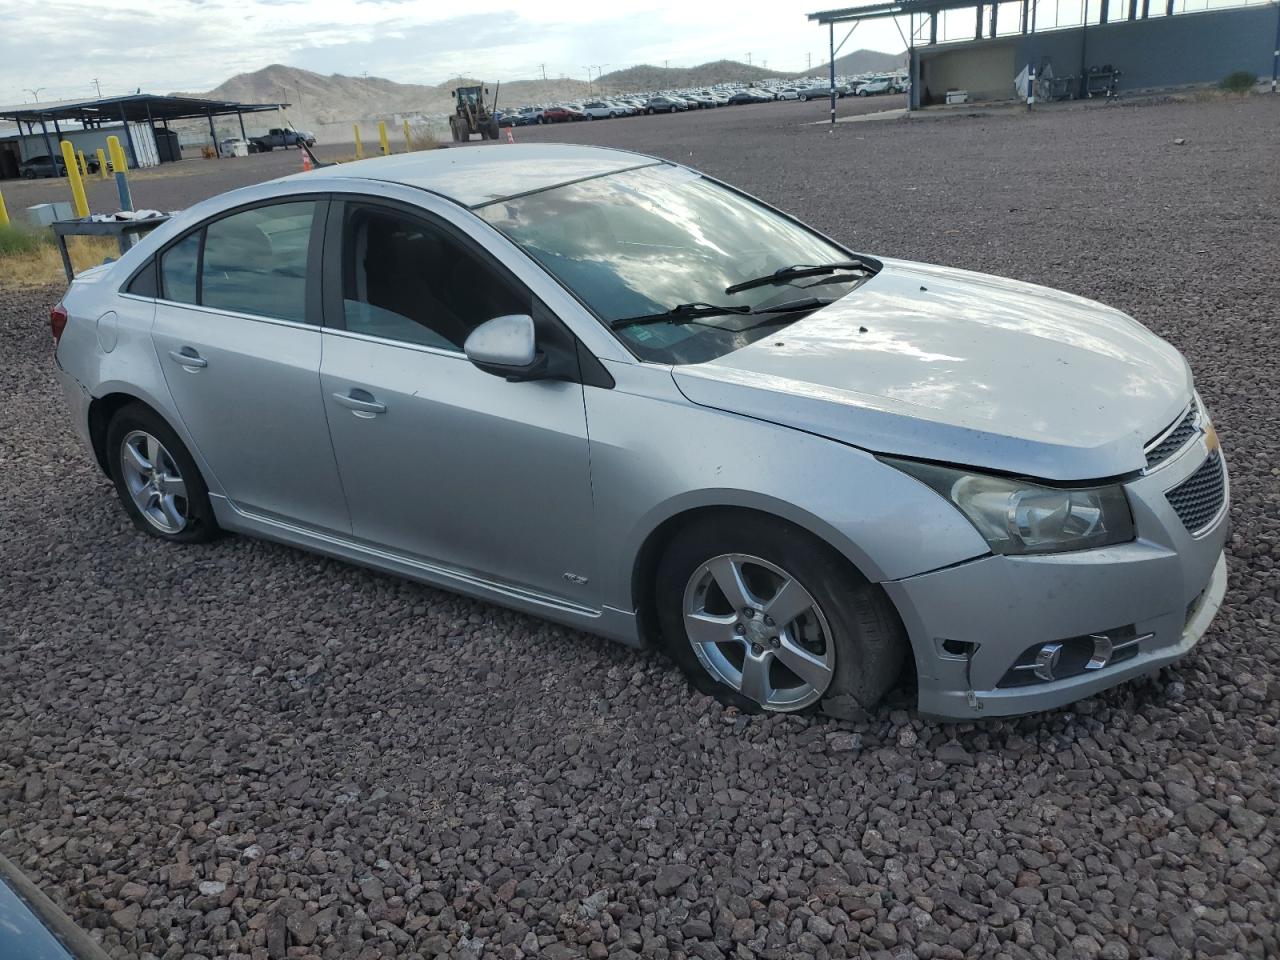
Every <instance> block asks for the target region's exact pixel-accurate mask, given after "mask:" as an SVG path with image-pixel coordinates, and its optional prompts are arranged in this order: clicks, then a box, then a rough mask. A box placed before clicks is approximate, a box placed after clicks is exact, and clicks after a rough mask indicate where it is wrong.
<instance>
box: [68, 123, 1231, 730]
mask: <svg viewBox="0 0 1280 960" xmlns="http://www.w3.org/2000/svg"><path fill="white" fill-rule="evenodd" d="M655 197H660V198H663V202H661V203H654V202H653V198H655ZM405 264H412V265H413V266H412V269H406V268H405V267H404V265H405ZM50 321H51V327H52V332H53V341H54V360H55V367H56V374H57V378H58V380H59V381H60V383H61V387H62V391H63V394H64V397H65V401H66V404H67V408H68V411H69V415H70V419H71V422H72V424H73V425H74V428H75V430H76V431H77V433H78V434H79V436H80V437H81V439H82V440H83V441H84V443H85V445H86V448H87V450H88V451H89V455H90V456H91V457H92V458H93V460H94V461H95V462H96V463H97V464H98V465H99V466H100V467H101V468H102V469H103V470H104V471H105V472H106V473H107V475H108V476H109V477H110V478H111V479H112V482H113V483H114V485H115V490H116V492H117V494H118V496H119V499H120V502H121V504H122V505H123V508H124V510H125V512H126V513H127V514H128V515H129V517H130V518H131V519H132V521H133V523H134V525H135V526H136V527H137V528H138V529H139V530H140V531H142V532H143V533H145V534H147V535H149V536H151V537H154V538H156V539H158V540H162V541H169V542H170V543H172V544H184V543H191V542H195V541H201V540H207V539H209V538H210V537H212V536H214V535H216V534H217V533H218V532H219V531H224V530H225V531H236V532H240V533H244V534H250V535H254V536H261V537H265V538H268V539H272V540H278V541H281V542H284V543H289V544H293V545H295V546H298V547H302V548H305V549H309V550H314V551H317V552H320V553H325V554H328V555H331V556H337V557H342V558H346V559H349V560H352V561H354V562H357V563H360V564H363V565H366V566H371V567H375V568H378V569H381V570H384V571H387V572H390V573H397V574H401V575H405V576H409V577H413V578H416V579H419V580H422V581H424V582H428V583H432V584H435V585H437V586H441V587H445V588H448V589H452V590H457V591H459V592H462V593H466V594H469V595H472V596H476V597H481V598H485V599H488V600H492V601H494V602H496V603H501V604H506V605H509V606H512V607H515V608H517V609H520V610H523V611H526V612H529V613H534V614H537V615H540V616H544V617H548V618H551V619H553V620H557V621H559V622H562V623H565V624H569V625H571V626H573V627H575V628H578V629H582V630H586V631H589V632H594V633H598V634H601V635H604V636H607V637H612V638H614V639H618V640H621V641H623V642H626V643H631V644H637V645H646V644H652V645H660V646H662V647H663V648H664V649H666V650H667V651H668V652H669V653H670V655H671V656H672V657H673V658H674V659H675V660H676V661H677V662H678V663H679V664H680V665H681V666H682V667H683V668H684V669H685V670H686V671H688V673H689V675H690V676H691V677H692V678H693V681H694V682H695V683H696V684H697V685H698V686H699V687H700V688H701V689H704V690H706V691H709V692H711V693H714V694H715V695H717V696H720V697H722V698H723V699H725V700H726V701H728V702H730V703H733V704H737V705H738V706H739V707H742V708H744V709H750V710H766V711H791V710H800V709H805V708H809V707H819V708H822V709H826V710H828V711H831V712H833V713H843V714H846V715H847V714H848V713H850V712H856V711H858V710H860V709H863V708H866V707H869V706H871V705H872V704H874V703H875V702H876V701H877V700H878V699H879V698H880V697H881V696H882V695H883V694H884V693H885V692H886V691H887V690H888V689H890V688H891V687H892V686H893V685H894V684H895V683H896V682H897V680H898V678H899V675H900V674H901V672H902V670H903V667H904V664H906V663H907V662H908V661H910V662H911V663H912V664H913V665H914V673H915V676H916V678H917V683H916V688H917V690H918V693H917V696H918V699H919V707H920V709H921V710H923V711H924V712H926V713H929V714H938V715H943V716H949V717H968V718H972V717H991V716H1000V715H1006V714H1015V713H1021V712H1025V711H1029V710H1040V709H1045V708H1049V707H1054V706H1058V705H1061V704H1065V703H1069V702H1071V701H1073V700H1076V699H1078V698H1080V697H1085V696H1088V695H1090V694H1092V693H1095V692H1096V691H1098V690H1101V689H1103V688H1105V687H1109V686H1111V685H1114V684H1117V683H1120V682H1122V681H1124V680H1127V679H1129V678H1131V677H1136V676H1138V675H1141V674H1146V673H1149V672H1150V671H1152V670H1155V669H1157V668H1158V667H1160V666H1162V665H1164V664H1167V663H1170V662H1172V661H1174V660H1176V659H1177V658H1178V657H1180V656H1182V655H1183V654H1185V653H1186V652H1187V651H1188V650H1189V649H1191V647H1192V646H1193V645H1194V644H1195V643H1196V641H1197V640H1198V639H1199V637H1200V636H1201V635H1202V634H1203V633H1204V631H1205V629H1206V628H1207V626H1208V624H1209V621H1210V620H1211V619H1212V618H1213V616H1214V614H1215V612H1216V610H1217V608H1218V606H1219V603H1220V601H1221V599H1222V596H1223V591H1224V589H1225V585H1226V565H1225V561H1224V559H1223V552H1222V551H1223V544H1224V541H1225V538H1226V534H1227V519H1226V517H1227V511H1228V480H1227V473H1226V465H1225V460H1224V456H1223V453H1222V450H1221V447H1220V445H1219V442H1218V438H1217V434H1216V432H1215V430H1214V427H1213V424H1212V422H1211V420H1210V416H1209V411H1208V410H1207V408H1206V407H1205V405H1204V403H1203V402H1202V401H1201V399H1200V397H1199V396H1198V395H1197V394H1196V391H1195V389H1194V386H1193V382H1192V376H1191V372H1190V370H1189V369H1188V366H1187V363H1186V361H1185V360H1184V359H1183V358H1182V356H1181V355H1180V354H1179V353H1178V352H1177V350H1175V349H1174V348H1173V347H1172V346H1170V345H1169V344H1168V343H1165V342H1164V341H1162V340H1160V339H1159V338H1158V337H1156V336H1155V335H1153V334H1152V333H1150V332H1148V331H1147V330H1146V329H1145V328H1143V327H1142V326H1140V325H1139V324H1138V323H1137V322H1135V321H1133V320H1132V319H1130V318H1129V317H1127V316H1125V315H1124V314H1122V313H1120V312H1119V311H1117V310H1114V309H1111V308H1108V307H1105V306H1103V305H1101V304H1098V303H1094V302H1091V301H1089V300H1085V299H1083V298H1081V297H1076V296H1072V295H1069V294H1066V293H1060V292H1057V291H1053V290H1048V289H1046V288H1043V287H1037V286H1033V285H1030V284H1026V283H1020V282H1017V281H1013V280H1006V279H1002V278H999V277H993V276H986V275H982V274H976V273H971V272H967V271H962V270H954V269H949V268H946V267H939V266H930V265H926V264H921V263H913V262H909V261H905V260H894V259H882V258H878V257H874V256H870V255H868V254H865V253H860V252H856V251H853V250H850V249H848V248H846V247H844V246H842V245H840V244H839V243H837V242H835V241H834V240H831V239H829V238H827V237H825V236H823V235H822V234H820V233H818V232H817V231H815V230H813V229H811V228H809V227H806V226H804V225H803V224H801V223H799V222H797V221H796V220H794V219H792V218H790V217H788V216H786V215H784V214H782V213H780V212H778V211H776V210H774V209H773V208H771V207H769V206H767V205H765V204H763V203H760V202H758V201H756V200H753V199H752V198H750V197H748V196H746V195H744V194H742V193H740V192H737V191H735V190H733V189H730V188H728V187H726V186H723V185H721V184H719V183H717V182H715V181H712V180H709V179H706V178H704V177H702V176H701V175H699V174H698V173H697V172H696V171H693V170H690V169H688V168H686V167H683V166H680V165H677V164H673V163H668V162H665V161H662V160H658V159H654V158H646V157H643V156H641V155H638V154H635V153H631V152H623V151H614V150H606V149H601V148H595V147H579V146H569V145H557V144H525V145H515V146H510V145H509V146H504V147H503V148H502V149H495V150H449V151H435V152H424V153H412V154H400V155H394V156H388V157H380V158H377V159H372V160H364V161H359V162H356V163H351V164H344V165H342V166H341V167H335V168H321V169H320V170H316V171H312V172H310V173H306V174H301V175H296V176H293V177H287V178H284V179H280V180H275V181H271V182H269V183H262V184H258V185H255V186H251V187H246V188H243V189H241V190H237V191H234V192H232V193H229V194H225V195H223V196H220V197H215V198H213V199H211V200H206V201H204V202H203V203H200V204H197V205H195V206H193V207H191V208H188V209H187V210H185V211H183V212H181V213H178V214H176V215H175V216H174V217H173V218H172V219H171V220H170V221H168V222H167V223H166V224H164V225H162V226H161V227H159V228H158V229H156V230H155V231H154V232H152V233H150V234H148V235H147V236H146V237H145V238H144V239H143V240H141V241H140V242H139V243H138V244H137V245H135V246H134V247H133V248H132V249H130V250H129V252H127V253H125V254H124V255H123V256H122V257H121V258H120V259H119V260H118V261H116V262H114V263H109V264H104V265H102V266H100V267H96V268H93V269H92V270H89V271H87V272H85V273H84V274H81V275H80V276H79V277H78V278H77V279H76V280H75V281H74V282H73V283H72V284H71V286H70V288H69V289H68V290H67V292H66V294H65V296H64V297H63V299H62V301H61V303H59V304H58V305H57V306H55V307H54V308H53V310H52V312H51V316H50ZM76 529H77V528H76V526H75V524H74V522H73V523H72V524H71V525H69V526H68V528H67V536H68V537H71V538H75V537H76V536H77V534H76V532H75V531H76ZM82 529H85V530H87V529H89V528H82ZM84 536H87V534H84V533H82V534H80V537H81V538H83V537H84ZM73 546H75V547H76V548H78V549H79V548H86V547H88V544H74V545H73ZM181 562H182V561H180V560H178V559H176V558H175V560H174V563H181ZM162 563H163V562H162ZM227 602H228V603H232V602H236V598H230V597H229V598H227ZM370 642H376V638H375V640H374V641H370Z"/></svg>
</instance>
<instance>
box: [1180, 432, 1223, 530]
mask: <svg viewBox="0 0 1280 960" xmlns="http://www.w3.org/2000/svg"><path fill="white" fill-rule="evenodd" d="M1226 493H1227V478H1226V475H1225V473H1224V472H1223V469H1222V454H1221V453H1220V452H1219V451H1217V450H1214V451H1213V453H1211V454H1209V457H1208V459H1207V460H1205V462H1204V463H1202V464H1201V465H1200V469H1198V470H1197V471H1196V472H1195V473H1193V474H1192V475H1191V476H1189V477H1187V479H1185V480H1183V481H1182V482H1181V483H1180V484H1178V485H1177V486H1176V487H1174V488H1173V489H1172V490H1170V491H1169V492H1168V493H1166V494H1165V498H1166V499H1168V501H1169V506H1171V507H1173V511H1174V513H1176V514H1177V515H1178V519H1179V520H1181V521H1182V525H1183V526H1185V527H1186V528H1187V529H1188V530H1189V531H1191V532H1192V533H1198V532H1200V531H1201V530H1203V529H1204V528H1205V527H1206V526H1208V524H1209V521H1211V520H1212V519H1213V518H1214V517H1216V516H1217V515H1218V512H1219V511H1220V510H1221V509H1222V502H1223V500H1224V499H1225V497H1226Z"/></svg>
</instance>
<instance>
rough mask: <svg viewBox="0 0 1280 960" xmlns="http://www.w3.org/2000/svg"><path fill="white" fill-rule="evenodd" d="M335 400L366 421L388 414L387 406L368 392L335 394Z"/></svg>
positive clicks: (358, 391)
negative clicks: (381, 414)
mask: <svg viewBox="0 0 1280 960" xmlns="http://www.w3.org/2000/svg"><path fill="white" fill-rule="evenodd" d="M333 399H335V400H337V401H338V403H340V404H341V405H342V406H344V407H346V408H347V409H348V410H350V411H351V412H352V413H353V414H355V415H356V416H357V417H361V418H363V419H366V420H367V419H369V418H370V417H376V416H377V415H378V414H380V413H386V412H387V405H386V404H385V403H379V402H378V401H377V400H375V399H373V394H371V393H369V391H367V390H360V389H352V390H351V392H350V393H335V394H334V395H333Z"/></svg>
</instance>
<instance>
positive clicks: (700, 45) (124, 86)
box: [0, 0, 901, 103]
mask: <svg viewBox="0 0 1280 960" xmlns="http://www.w3.org/2000/svg"><path fill="white" fill-rule="evenodd" d="M823 5H824V4H823V3H822V2H818V3H813V2H805V0H772V2H765V0H703V2H702V3H699V4H696V5H691V4H687V3H678V2H676V0H613V2H611V3H608V4H601V3H599V2H598V0H539V3H538V4H537V5H536V6H533V5H523V4H518V3H517V0H472V2H471V3H470V4H468V6H467V8H466V9H467V13H465V14H461V15H459V14H455V13H453V12H452V11H447V10H442V9H441V8H440V7H439V6H437V5H434V4H423V3H414V2H410V0H153V2H150V3H148V4H147V5H145V6H142V5H131V6H128V7H117V6H111V5H104V4H101V3H99V2H97V0H42V2H39V3H29V4H21V5H18V6H15V7H14V9H12V10H10V11H8V12H6V15H5V18H4V29H3V30H0V103H13V102H22V101H24V100H29V99H30V94H29V93H25V92H24V90H25V88H28V87H32V86H34V85H35V84H41V85H46V88H45V89H44V90H43V91H42V93H41V97H42V98H43V99H46V100H47V99H66V98H71V97H83V96H88V95H91V94H92V93H93V90H94V87H93V85H92V83H91V81H92V80H93V79H94V78H95V77H96V78H98V80H99V81H100V82H101V86H102V91H103V93H104V94H111V93H120V92H123V91H125V90H129V91H132V90H134V89H136V88H138V87H141V88H142V89H143V90H146V91H155V92H167V91H170V90H187V91H192V90H205V89H211V88H212V87H214V86H217V85H218V84H219V83H221V82H222V81H223V80H225V79H227V78H228V77H230V76H232V75H234V74H236V73H243V72H247V71H253V70H257V69H259V68H261V67H263V66H266V65H267V64H270V63H284V64H288V65H290V66H298V67H303V68H306V69H309V70H315V71H316V72H319V73H324V74H329V73H346V74H355V75H358V74H361V73H366V72H367V73H368V74H370V75H374V76H384V77H387V78H389V79H392V80H398V81H401V82H414V83H439V82H441V81H443V80H445V79H447V78H449V77H452V76H456V75H458V74H467V75H472V76H476V75H479V76H484V77H485V78H492V79H494V80H498V81H501V80H517V79H529V78H532V77H535V76H538V75H540V74H541V72H542V70H543V68H544V67H545V69H546V73H547V75H548V76H557V77H558V76H561V75H568V76H577V77H585V76H586V73H587V68H588V65H591V66H592V68H593V69H594V67H595V66H597V65H602V66H603V67H604V70H605V71H606V72H607V71H608V70H610V69H619V68H622V67H626V66H630V65H633V64H636V63H642V62H649V63H657V64H661V63H663V62H664V61H669V62H670V63H671V64H672V65H692V64H696V63H703V62H706V61H709V60H718V59H721V58H730V59H737V60H742V59H745V58H746V56H747V53H748V51H750V52H751V53H752V56H753V60H754V62H755V63H757V64H759V63H761V62H764V61H767V62H768V63H769V65H770V66H771V67H773V68H774V69H777V70H779V71H790V70H799V69H801V68H803V67H804V64H805V57H806V54H811V55H812V57H813V62H815V63H817V62H820V60H821V59H822V57H823V53H824V50H825V46H826V36H825V33H824V32H823V31H821V30H820V29H819V28H818V27H816V26H814V25H812V24H809V23H807V21H806V20H805V17H804V14H805V13H806V12H808V11H809V10H810V9H815V8H821V7H822V6H823ZM521 7H522V8H523V9H520V8H521ZM881 28H883V29H881ZM877 30H880V33H879V34H878V33H877V32H876V31H877ZM881 34H883V36H881ZM856 39H857V41H858V42H859V44H860V45H865V46H873V47H877V48H879V49H885V50H895V49H898V48H900V47H901V40H900V39H898V36H897V33H896V31H895V30H894V28H893V27H892V26H891V25H883V24H882V25H880V26H879V27H878V26H877V25H876V24H866V25H864V27H863V28H862V29H860V30H859V36H858V37H857V38H856ZM32 78H35V79H34V80H33V79H32Z"/></svg>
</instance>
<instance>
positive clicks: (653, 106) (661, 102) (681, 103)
mask: <svg viewBox="0 0 1280 960" xmlns="http://www.w3.org/2000/svg"><path fill="white" fill-rule="evenodd" d="M688 109H689V104H688V102H687V101H685V100H681V99H679V98H677V97H650V98H649V99H648V100H647V101H646V102H645V105H644V112H645V113H677V112H681V111H684V110H688Z"/></svg>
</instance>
